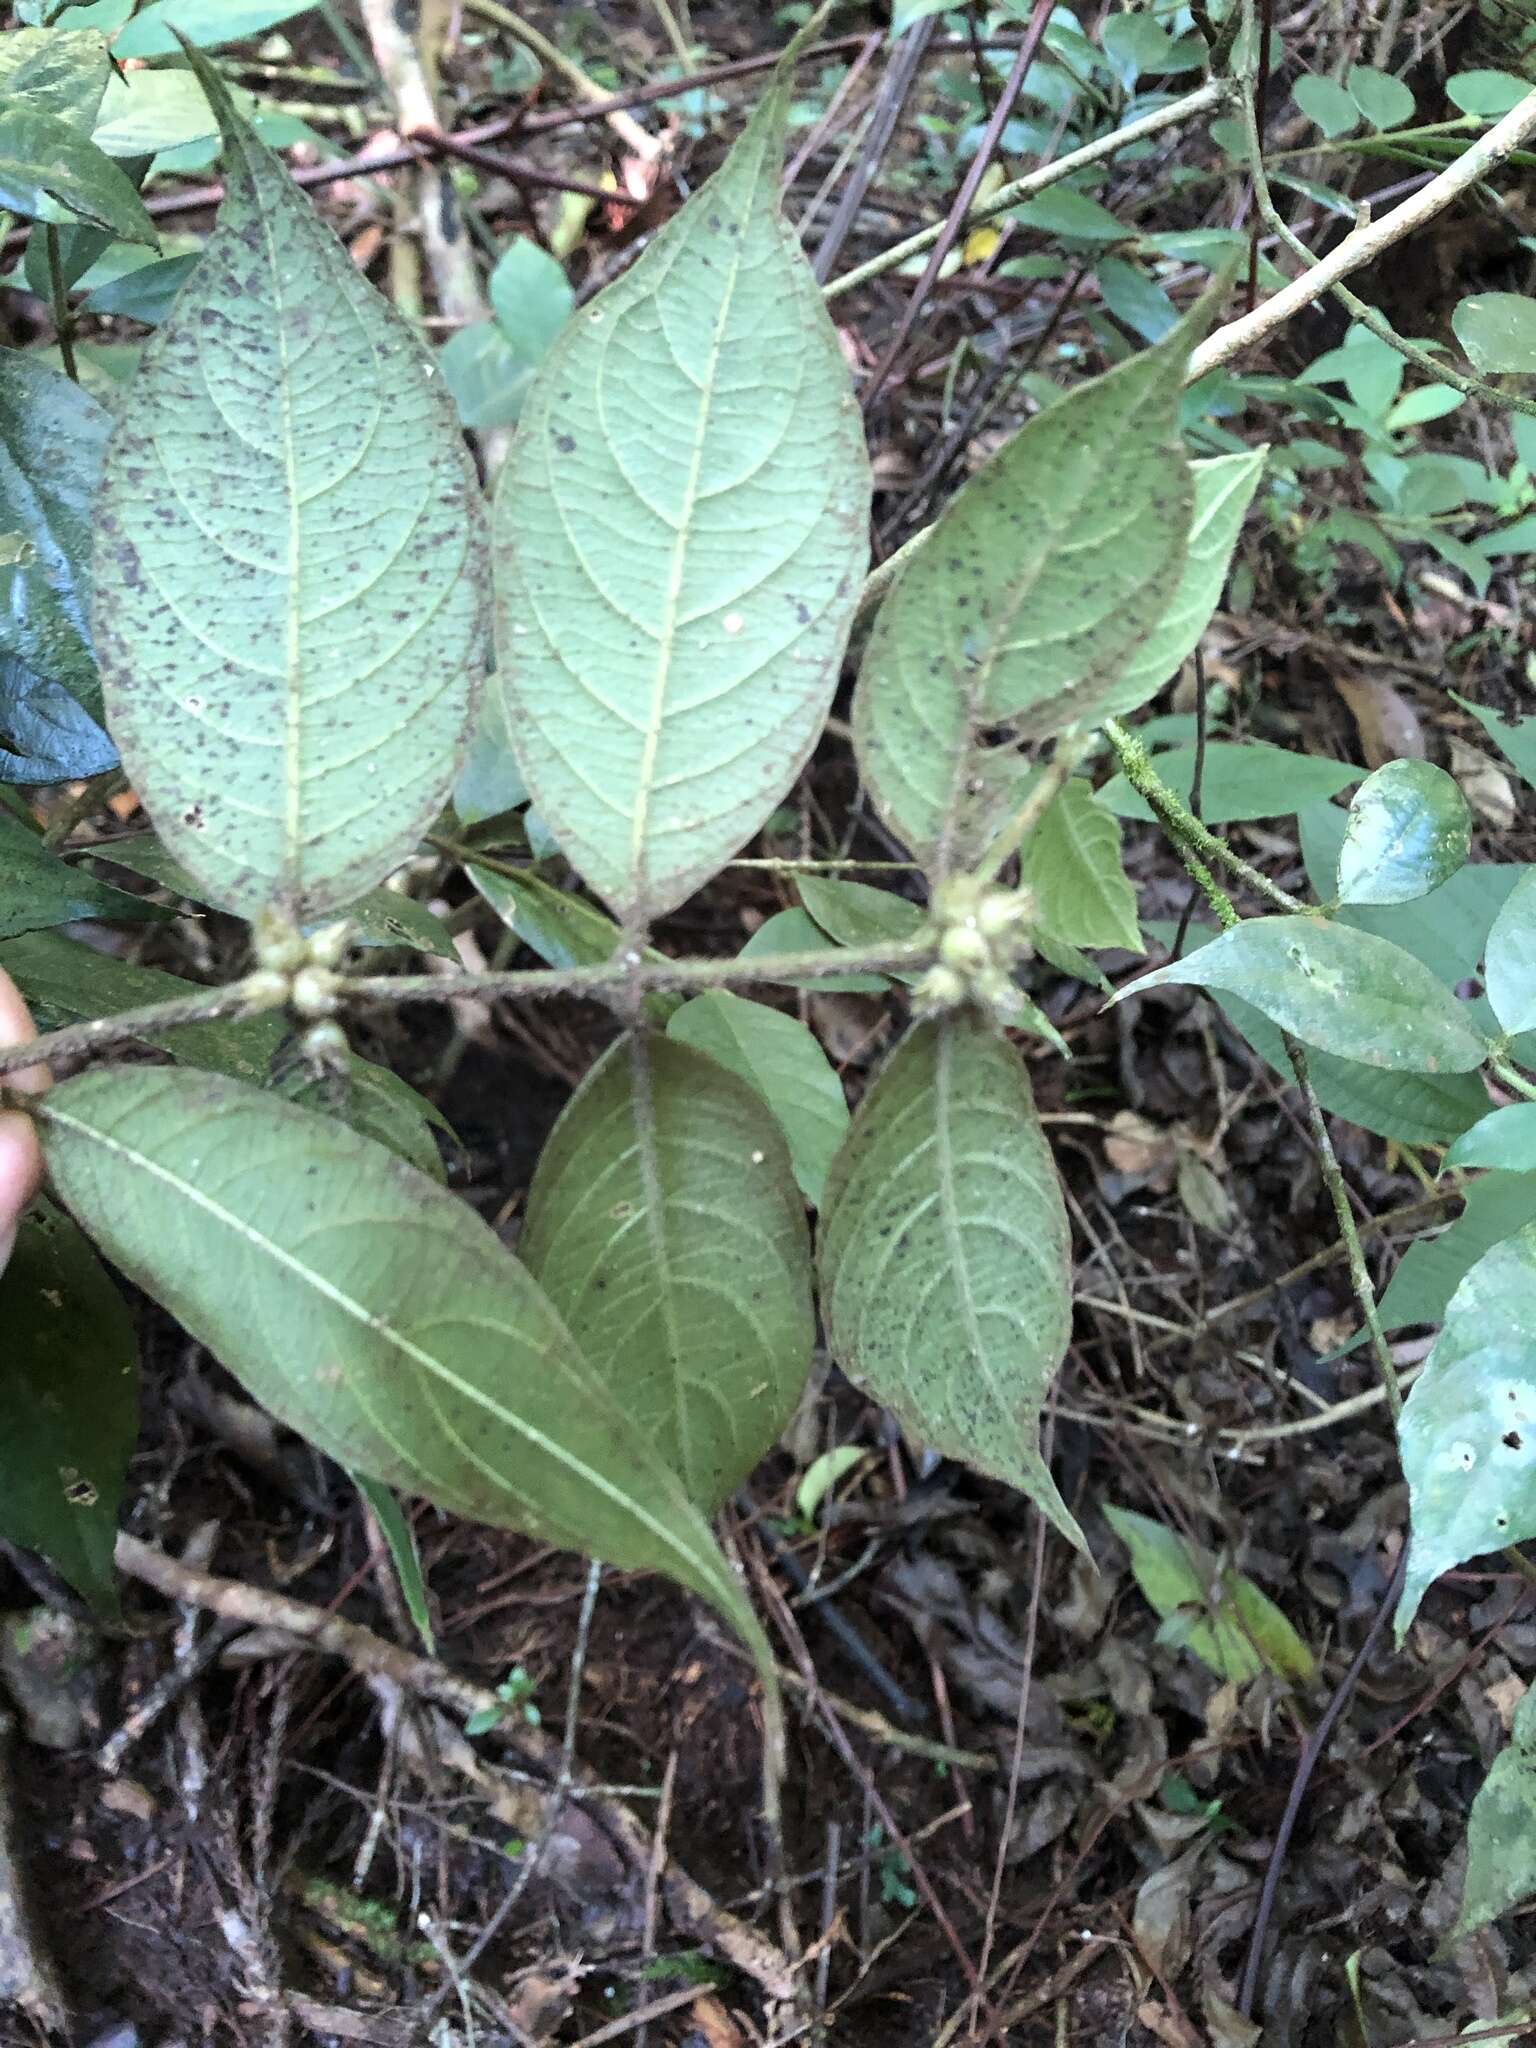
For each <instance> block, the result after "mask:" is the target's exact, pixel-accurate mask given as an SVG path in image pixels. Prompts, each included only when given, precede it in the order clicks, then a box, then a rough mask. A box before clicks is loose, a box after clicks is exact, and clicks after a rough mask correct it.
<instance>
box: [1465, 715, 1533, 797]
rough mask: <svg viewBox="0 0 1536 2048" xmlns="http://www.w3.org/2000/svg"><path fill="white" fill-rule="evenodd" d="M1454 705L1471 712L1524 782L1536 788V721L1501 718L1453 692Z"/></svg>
mask: <svg viewBox="0 0 1536 2048" xmlns="http://www.w3.org/2000/svg"><path fill="white" fill-rule="evenodd" d="M1451 698H1452V702H1453V703H1456V704H1459V705H1460V706H1461V708H1462V710H1463V711H1470V712H1471V714H1472V716H1473V717H1474V718H1475V719H1476V720H1477V722H1478V724H1479V725H1480V726H1481V727H1482V728H1483V731H1484V732H1485V733H1487V735H1488V737H1489V739H1491V740H1492V741H1493V743H1494V745H1495V746H1496V747H1497V748H1498V749H1499V751H1500V753H1501V754H1503V755H1504V757H1505V759H1506V760H1508V761H1511V762H1513V763H1514V765H1515V767H1516V768H1517V769H1518V770H1519V772H1520V775H1521V776H1522V777H1523V779H1524V780H1525V781H1526V782H1528V783H1529V784H1530V785H1531V787H1532V788H1533V789H1536V718H1514V719H1504V718H1500V716H1499V714H1498V713H1497V712H1496V711H1489V710H1487V709H1486V708H1485V707H1484V706H1483V705H1481V704H1469V703H1468V702H1467V700H1466V698H1465V697H1458V696H1457V695H1456V693H1455V691H1452V692H1451Z"/></svg>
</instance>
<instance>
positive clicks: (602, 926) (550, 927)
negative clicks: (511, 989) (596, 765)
mask: <svg viewBox="0 0 1536 2048" xmlns="http://www.w3.org/2000/svg"><path fill="white" fill-rule="evenodd" d="M464 872H465V874H466V875H468V877H469V879H470V880H471V881H472V882H473V883H474V885H475V887H476V888H477V889H478V890H479V892H480V894H481V895H482V896H483V897H484V898H485V900H486V902H487V903H489V905H490V906H491V908H492V910H494V911H495V913H496V915H497V916H498V917H499V918H500V919H501V921H502V923H503V924H504V925H505V926H506V927H507V929H508V930H509V931H513V932H516V933H517V936H518V937H519V938H520V939H521V940H522V942H523V944H524V945H525V946H526V947H527V948H528V949H529V951H530V952H533V953H537V954H538V956H539V958H540V959H541V960H542V961H543V962H544V963H545V965H546V966H549V967H600V966H601V965H602V964H603V962H604V961H605V960H611V959H612V958H613V956H614V954H615V953H616V952H617V951H618V950H619V944H620V940H621V937H622V934H621V933H620V931H619V928H618V926H617V925H616V924H615V923H614V921H613V919H612V918H611V917H607V916H605V915H604V914H603V912H602V911H601V910H599V909H598V908H597V906H596V905H595V904H592V903H587V902H585V901H584V900H583V899H582V898H581V897H580V896H573V895H572V894H571V893H570V891H569V890H568V889H557V888H556V887H555V885H554V884H553V882H546V881H544V880H543V878H542V877H541V876H539V875H534V874H527V875H507V874H502V873H501V872H500V871H499V870H497V869H495V868H487V867H481V866H480V865H479V864H478V863H477V862H470V863H468V864H467V865H466V867H465V869H464ZM643 957H644V958H645V959H647V960H649V961H652V962H653V963H662V964H665V961H666V955H665V954H664V953H659V952H658V951H657V950H656V948H655V947H654V946H646V947H645V948H644V949H643ZM682 1000H683V999H682V997H681V996H676V995H667V994H664V993H662V992H660V991H658V992H657V993H656V994H654V995H649V996H647V997H646V998H645V1000H644V1002H643V1004H642V1005H641V1007H642V1008H643V1010H644V1011H645V1014H646V1015H647V1016H648V1017H650V1018H652V1019H653V1020H654V1021H655V1022H656V1023H658V1024H665V1022H666V1021H667V1019H668V1018H669V1017H670V1016H671V1015H672V1012H673V1011H674V1010H675V1009H676V1008H677V1006H678V1004H679V1003H680V1002H681V1001H682Z"/></svg>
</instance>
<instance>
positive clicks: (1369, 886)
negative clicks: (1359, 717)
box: [1339, 761, 1472, 903]
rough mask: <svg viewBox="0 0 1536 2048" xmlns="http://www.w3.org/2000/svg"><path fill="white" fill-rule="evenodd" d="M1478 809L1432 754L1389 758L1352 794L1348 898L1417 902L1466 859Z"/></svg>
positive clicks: (1343, 863)
mask: <svg viewBox="0 0 1536 2048" xmlns="http://www.w3.org/2000/svg"><path fill="white" fill-rule="evenodd" d="M1471 846H1472V813H1471V812H1470V811H1469V810H1468V808H1467V800H1466V798H1465V797H1464V796H1463V795H1462V793H1461V790H1460V788H1459V787H1458V785H1457V783H1456V781H1455V779H1454V778H1453V777H1452V776H1449V775H1447V774H1446V772H1445V770H1444V769H1443V768H1437V767H1435V765H1434V763H1433V762H1431V761H1388V762H1386V763H1385V764H1384V765H1383V766H1382V767H1380V768H1378V769H1377V770H1376V771H1375V773H1374V774H1372V775H1368V776H1367V777H1366V778H1365V780H1364V782H1362V783H1361V785H1360V787H1359V788H1358V789H1357V790H1356V791H1355V793H1354V795H1353V796H1352V797H1351V798H1350V803H1349V817H1348V820H1347V822H1346V824H1345V827H1344V844H1343V846H1342V847H1341V848H1340V851H1339V901H1340V902H1341V903H1414V902H1417V900H1418V899H1419V897H1421V896H1427V895H1428V894H1429V892H1430V890H1431V889H1438V888H1439V887H1440V884H1441V883H1442V882H1448V881H1449V880H1450V878H1451V876H1452V875H1454V874H1455V873H1456V871H1457V870H1458V869H1459V868H1462V867H1465V865H1466V860H1467V855H1468V853H1469V852H1470V851H1471Z"/></svg>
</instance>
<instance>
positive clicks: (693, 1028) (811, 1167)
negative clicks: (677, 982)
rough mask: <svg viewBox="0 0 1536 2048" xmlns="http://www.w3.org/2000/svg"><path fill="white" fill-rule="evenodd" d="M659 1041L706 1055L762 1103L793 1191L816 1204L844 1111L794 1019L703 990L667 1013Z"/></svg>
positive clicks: (832, 1080)
mask: <svg viewBox="0 0 1536 2048" xmlns="http://www.w3.org/2000/svg"><path fill="white" fill-rule="evenodd" d="M667 1036H668V1037H669V1038H675V1039H678V1040H680V1041H681V1043H682V1044H684V1045H691V1046H693V1047H694V1048H695V1049H696V1050H697V1051H699V1052H702V1053H707V1054H708V1055H709V1057H710V1058H711V1059H712V1060H713V1061H714V1062H715V1063H716V1065H717V1066H722V1067H724V1068H725V1070H726V1072H727V1073H730V1074H734V1075H735V1076H736V1077H737V1079H738V1080H741V1081H745V1082H746V1084H747V1086H748V1087H749V1088H750V1089H752V1091H753V1092H754V1093H755V1094H757V1095H760V1096H761V1097H762V1099H763V1101H764V1102H765V1103H766V1104H767V1105H768V1108H769V1110H770V1111H771V1112H772V1114H773V1117H774V1119H775V1121H776V1122H777V1123H778V1125H779V1128H780V1129H781V1130H782V1131H783V1133H784V1142H785V1143H786V1144H787V1145H788V1147H789V1160H790V1165H791V1166H792V1167H793V1169H794V1175H795V1179H796V1181H797V1182H798V1183H799V1187H800V1192H801V1193H802V1194H803V1195H804V1196H805V1198H806V1200H807V1201H808V1202H810V1203H812V1204H813V1205H818V1204H819V1203H820V1201H821V1196H822V1190H823V1188H824V1187H825V1186H826V1179H827V1168H828V1167H829V1166H830V1165H831V1164H832V1161H833V1158H834V1157H835V1156H836V1153H837V1148H838V1146H839V1145H840V1144H841V1143H842V1141H843V1136H844V1133H845V1132H846V1131H847V1129H848V1104H847V1100H846V1099H845V1097H844V1095H843V1084H842V1082H841V1081H839V1080H838V1078H837V1075H836V1074H835V1072H834V1071H833V1069H832V1067H831V1064H830V1063H829V1061H828V1059H827V1056H826V1054H825V1053H824V1052H823V1051H822V1049H821V1047H820V1046H819V1045H818V1044H817V1042H816V1039H815V1036H814V1035H813V1034H812V1033H811V1032H810V1031H809V1030H807V1028H806V1027H805V1025H804V1024H802V1023H801V1022H800V1020H799V1018H798V1017H789V1016H786V1015H785V1014H784V1012H783V1011H782V1010H770V1009H769V1008H768V1006H767V1004H766V1003H753V1002H748V1001H747V1000H746V999H745V998H744V997H742V996H738V995H733V994H732V993H731V992H730V990H729V989H711V990H710V991H709V992H708V993H707V994H705V995H701V996H695V997H694V998H693V1000H692V1001H691V1002H687V1003H684V1005H683V1006H682V1008H681V1009H680V1010H678V1011H676V1012H675V1013H674V1015H673V1017H672V1019H671V1021H670V1022H669V1023H668V1025H667Z"/></svg>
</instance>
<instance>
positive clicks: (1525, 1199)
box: [1381, 1173, 1536, 1330]
mask: <svg viewBox="0 0 1536 2048" xmlns="http://www.w3.org/2000/svg"><path fill="white" fill-rule="evenodd" d="M1532 1221H1536V1174H1530V1173H1484V1174H1479V1175H1478V1177H1477V1178H1476V1179H1475V1180H1473V1181H1471V1182H1470V1183H1469V1184H1468V1187H1467V1202H1466V1207H1465V1208H1464V1209H1463V1210H1462V1212H1461V1214H1460V1215H1459V1216H1458V1217H1457V1218H1456V1221H1455V1222H1454V1223H1452V1224H1451V1225H1450V1226H1449V1227H1448V1228H1447V1229H1445V1230H1442V1231H1439V1232H1437V1233H1436V1234H1435V1235H1434V1236H1432V1237H1420V1238H1416V1239H1415V1240H1414V1242H1413V1243H1412V1244H1411V1245H1409V1247H1408V1249H1407V1251H1405V1252H1404V1254H1403V1256H1402V1258H1401V1260H1400V1261H1399V1262H1398V1268H1397V1271H1396V1272H1395V1273H1394V1274H1393V1275H1392V1278H1391V1280H1390V1282H1389V1283H1388V1285H1387V1288H1386V1291H1385V1292H1384V1293H1383V1295H1382V1297H1381V1320H1382V1323H1383V1324H1384V1326H1385V1327H1386V1328H1387V1329H1389V1330H1395V1329H1402V1328H1405V1327H1406V1326H1407V1325H1408V1324H1410V1323H1438V1322H1439V1321H1440V1319H1441V1317H1442V1316H1443V1315H1444V1314H1445V1311H1446V1307H1447V1304H1448V1303H1449V1302H1450V1300H1451V1297H1452V1296H1453V1295H1454V1294H1455V1292H1456V1290H1457V1288H1458V1287H1459V1286H1460V1285H1461V1283H1462V1281H1463V1280H1464V1279H1465V1278H1466V1276H1467V1274H1468V1273H1470V1272H1471V1270H1472V1268H1473V1267H1474V1266H1475V1265H1476V1264H1477V1262H1478V1260H1479V1259H1480V1258H1481V1257H1482V1256H1483V1254H1484V1253H1485V1252H1486V1251H1488V1250H1489V1248H1490V1247H1491V1246H1493V1245H1496V1244H1500V1243H1502V1242H1503V1240H1504V1239H1505V1238H1507V1237H1512V1236H1513V1235H1514V1233H1515V1232H1516V1231H1517V1230H1521V1229H1523V1228H1524V1227H1525V1225H1526V1224H1528V1223H1530V1222H1532Z"/></svg>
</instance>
